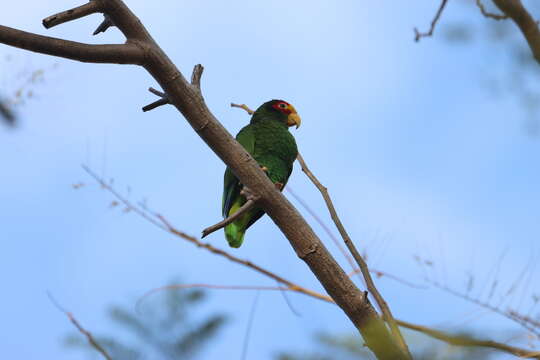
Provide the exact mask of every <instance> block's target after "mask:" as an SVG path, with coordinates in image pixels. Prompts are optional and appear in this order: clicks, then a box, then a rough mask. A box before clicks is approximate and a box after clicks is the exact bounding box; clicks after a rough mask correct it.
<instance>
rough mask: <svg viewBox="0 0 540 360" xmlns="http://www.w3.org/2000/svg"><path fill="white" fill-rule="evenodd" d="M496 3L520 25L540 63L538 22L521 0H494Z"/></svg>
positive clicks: (539, 30)
mask: <svg viewBox="0 0 540 360" xmlns="http://www.w3.org/2000/svg"><path fill="white" fill-rule="evenodd" d="M493 2H494V3H495V5H497V7H498V8H499V9H500V10H501V11H502V12H503V13H504V14H505V15H507V16H508V17H510V18H511V19H512V20H513V21H514V22H515V23H516V25H517V26H518V27H519V29H520V30H521V32H522V33H523V36H525V39H526V40H527V43H528V44H529V48H530V49H531V51H532V53H533V56H534V58H535V59H536V61H537V62H539V63H540V29H539V28H538V22H537V21H536V20H535V19H534V18H533V17H532V15H531V14H530V13H529V12H528V11H527V9H526V8H525V7H524V6H523V4H522V3H521V1H520V0H493Z"/></svg>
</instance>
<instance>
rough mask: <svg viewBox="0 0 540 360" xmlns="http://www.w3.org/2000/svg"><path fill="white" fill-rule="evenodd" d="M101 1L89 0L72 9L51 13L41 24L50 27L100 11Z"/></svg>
mask: <svg viewBox="0 0 540 360" xmlns="http://www.w3.org/2000/svg"><path fill="white" fill-rule="evenodd" d="M101 11H102V8H101V3H100V2H97V1H89V2H87V3H86V4H84V5H81V6H78V7H76V8H73V9H69V10H66V11H62V12H60V13H58V14H54V15H51V16H49V17H46V18H45V19H43V26H44V27H45V28H46V29H50V28H52V27H53V26H56V25H60V24H63V23H65V22H68V21H72V20H76V19H80V18H82V17H85V16H88V15H90V14H95V13H97V12H101Z"/></svg>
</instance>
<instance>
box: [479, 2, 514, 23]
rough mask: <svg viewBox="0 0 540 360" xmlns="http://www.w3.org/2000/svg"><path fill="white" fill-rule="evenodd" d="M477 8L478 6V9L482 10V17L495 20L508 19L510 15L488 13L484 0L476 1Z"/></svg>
mask: <svg viewBox="0 0 540 360" xmlns="http://www.w3.org/2000/svg"><path fill="white" fill-rule="evenodd" d="M476 6H478V9H480V12H481V13H482V15H484V16H485V17H487V18H490V19H494V20H506V19H508V15H499V14H494V13H492V12H489V11H487V9H486V8H485V6H484V4H482V0H476Z"/></svg>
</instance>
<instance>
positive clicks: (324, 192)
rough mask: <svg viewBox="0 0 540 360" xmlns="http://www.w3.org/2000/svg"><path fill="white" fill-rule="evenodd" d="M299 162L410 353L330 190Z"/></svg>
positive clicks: (371, 292) (370, 288)
mask: <svg viewBox="0 0 540 360" xmlns="http://www.w3.org/2000/svg"><path fill="white" fill-rule="evenodd" d="M297 160H298V162H299V163H300V166H301V167H302V171H303V172H304V173H305V174H306V175H307V177H308V178H309V179H310V180H311V182H312V183H313V185H315V187H316V188H317V189H319V191H320V193H321V195H322V197H323V199H324V202H325V203H326V206H327V207H328V211H329V212H330V217H331V218H332V220H333V221H334V224H335V225H336V227H337V229H338V231H339V233H340V235H341V237H342V238H343V241H344V242H345V245H347V249H349V251H350V252H351V254H352V256H353V258H354V260H355V261H356V263H357V264H358V267H359V268H360V271H361V272H362V276H363V277H364V280H365V281H366V286H367V289H368V291H369V292H370V294H371V295H372V296H373V297H374V298H375V301H376V302H377V304H378V305H379V308H380V309H381V311H382V313H383V316H384V319H385V320H386V321H387V322H388V324H389V325H390V329H391V330H392V334H393V335H394V337H395V338H396V340H397V341H398V342H399V344H400V345H401V347H402V349H403V350H404V351H407V352H408V349H407V343H406V342H405V339H404V338H403V335H402V334H401V332H400V331H399V328H398V326H397V323H396V320H395V319H394V316H393V315H392V311H391V310H390V307H389V306H388V304H387V303H386V300H384V298H383V297H382V295H381V294H380V293H379V290H377V287H376V286H375V282H374V281H373V279H372V278H371V274H370V272H369V267H368V265H367V263H366V261H365V260H364V258H363V257H362V255H360V253H359V252H358V250H357V249H356V246H355V245H354V243H353V241H352V239H351V237H350V236H349V233H348V232H347V230H346V229H345V226H343V223H342V222H341V219H340V218H339V216H338V214H337V211H336V208H335V207H334V203H333V202H332V199H331V198H330V194H329V193H328V189H327V188H326V187H325V186H324V185H323V184H321V182H320V181H319V180H318V179H317V177H316V176H315V175H314V174H313V173H312V172H311V170H310V169H309V168H308V166H307V164H306V162H305V161H304V159H303V158H302V155H300V153H298V157H297Z"/></svg>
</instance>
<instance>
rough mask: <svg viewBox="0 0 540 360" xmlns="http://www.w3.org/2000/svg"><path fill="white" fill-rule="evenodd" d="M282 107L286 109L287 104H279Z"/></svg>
mask: <svg viewBox="0 0 540 360" xmlns="http://www.w3.org/2000/svg"><path fill="white" fill-rule="evenodd" d="M278 106H279V107H280V108H281V109H286V108H287V105H286V104H285V103H280V104H279V105H278Z"/></svg>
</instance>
